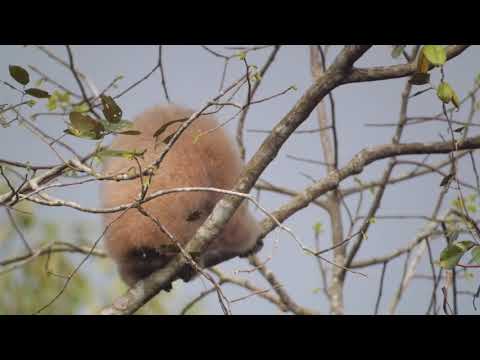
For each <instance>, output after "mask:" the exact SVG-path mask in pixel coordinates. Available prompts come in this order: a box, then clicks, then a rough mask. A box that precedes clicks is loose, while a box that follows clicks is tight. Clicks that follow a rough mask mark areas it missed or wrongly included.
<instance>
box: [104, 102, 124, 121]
mask: <svg viewBox="0 0 480 360" xmlns="http://www.w3.org/2000/svg"><path fill="white" fill-rule="evenodd" d="M100 99H101V101H102V105H103V115H105V118H106V119H107V120H108V122H110V123H118V122H119V121H120V120H122V109H120V106H118V105H117V103H116V102H115V100H113V98H112V97H111V96H107V95H101V96H100Z"/></svg>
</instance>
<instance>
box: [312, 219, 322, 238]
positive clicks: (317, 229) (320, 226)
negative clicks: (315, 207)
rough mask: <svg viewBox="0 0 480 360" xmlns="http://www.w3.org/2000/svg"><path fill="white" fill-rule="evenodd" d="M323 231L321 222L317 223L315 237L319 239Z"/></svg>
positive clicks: (314, 229)
mask: <svg viewBox="0 0 480 360" xmlns="http://www.w3.org/2000/svg"><path fill="white" fill-rule="evenodd" d="M322 231H323V225H322V223H321V222H320V221H318V222H316V223H315V224H314V225H313V232H314V233H315V237H318V235H320V233H321V232H322Z"/></svg>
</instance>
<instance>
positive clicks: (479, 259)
mask: <svg viewBox="0 0 480 360" xmlns="http://www.w3.org/2000/svg"><path fill="white" fill-rule="evenodd" d="M471 255H472V259H471V260H470V264H475V265H480V246H475V247H474V248H473V250H472V252H471Z"/></svg>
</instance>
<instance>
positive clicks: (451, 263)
mask: <svg viewBox="0 0 480 360" xmlns="http://www.w3.org/2000/svg"><path fill="white" fill-rule="evenodd" d="M473 246H475V243H474V242H471V241H458V242H455V243H453V244H450V245H449V246H447V247H446V248H445V249H443V251H442V252H441V254H440V266H441V267H443V268H444V269H453V268H454V267H455V266H456V265H457V264H458V262H459V261H460V259H461V258H462V256H463V255H464V254H465V253H466V252H467V251H468V250H470V249H471V248H472V247H473Z"/></svg>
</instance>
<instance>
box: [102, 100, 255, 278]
mask: <svg viewBox="0 0 480 360" xmlns="http://www.w3.org/2000/svg"><path fill="white" fill-rule="evenodd" d="M192 114H193V111H191V110H189V109H186V108H183V107H180V106H176V105H167V106H158V107H154V108H152V109H150V110H147V111H146V112H144V113H143V114H141V115H140V116H139V117H137V118H136V119H135V121H134V127H135V129H136V130H139V131H141V134H140V135H137V136H131V135H118V136H117V137H116V138H115V139H114V141H113V144H112V147H111V148H112V149H116V150H133V149H136V150H143V149H146V150H147V151H146V153H145V154H144V155H143V159H139V161H140V164H141V166H142V169H145V168H146V166H148V165H149V164H150V163H151V162H152V161H153V160H154V159H156V158H157V157H158V154H159V152H160V151H161V150H162V148H163V147H162V145H161V144H160V145H157V147H156V148H155V139H154V138H153V135H154V133H155V131H157V130H158V129H159V128H160V127H162V125H164V124H166V123H170V122H172V121H174V120H178V119H184V118H188V117H190V116H191V115H192ZM181 124H182V122H175V123H173V124H171V125H169V126H168V127H167V129H166V130H165V131H164V132H163V133H162V134H161V135H160V137H159V138H160V139H159V142H158V143H161V140H162V139H164V138H165V137H167V136H168V135H170V134H172V133H173V132H175V131H176V130H177V128H178V127H179V126H181ZM216 126H218V122H217V121H216V120H215V118H214V117H213V116H209V115H203V116H200V117H199V118H198V119H196V120H195V121H194V122H193V123H192V124H191V125H190V126H189V127H188V129H187V130H186V131H185V132H184V133H183V134H182V135H181V136H180V138H179V139H178V140H177V141H176V143H175V144H174V145H173V146H172V148H171V149H170V151H169V152H168V154H167V155H166V157H165V158H164V160H163V161H162V163H161V164H160V167H159V169H158V170H157V171H156V172H155V175H154V176H153V178H152V181H151V184H150V188H149V192H148V194H150V193H153V192H155V191H158V190H161V189H169V188H179V187H200V186H201V187H215V188H220V189H226V190H230V189H231V188H232V187H233V186H234V184H235V181H236V180H237V179H238V177H239V175H240V173H241V170H242V167H243V163H242V161H241V158H240V155H239V153H238V151H237V148H236V146H235V145H234V143H233V141H232V140H231V138H230V137H229V136H228V134H227V133H226V132H225V130H224V129H223V128H218V129H217V130H215V131H213V132H211V133H209V134H206V135H204V136H201V137H199V138H198V139H197V141H195V136H196V135H198V134H199V133H200V132H205V131H206V130H210V129H212V128H214V127H216ZM132 167H135V168H137V172H138V165H137V163H136V161H134V160H129V159H126V158H119V157H115V158H109V159H108V160H106V162H105V166H104V171H105V173H106V174H118V173H122V172H123V173H124V172H126V171H127V170H128V169H130V168H132ZM140 190H141V187H140V181H139V179H138V178H137V179H134V180H128V181H118V182H116V181H105V182H104V184H103V187H102V201H103V206H105V207H114V206H118V205H121V204H127V203H131V202H133V201H135V200H136V199H137V198H138V194H139V192H140ZM222 196H223V194H220V193H215V192H182V193H172V194H168V195H165V196H160V197H157V198H155V199H153V200H150V201H149V202H147V203H144V204H143V205H142V206H143V208H144V209H145V210H146V211H147V212H148V213H149V214H150V215H152V216H153V217H155V218H157V219H158V221H159V222H160V223H161V224H162V225H163V226H164V227H165V228H166V229H167V230H168V231H169V232H170V233H171V234H172V235H173V236H174V237H175V238H176V240H177V241H179V243H180V244H182V245H185V244H186V243H187V242H188V241H189V240H190V239H191V238H192V237H193V235H194V234H195V232H196V230H197V229H198V228H199V226H200V225H201V224H202V223H203V222H204V221H205V219H206V218H207V217H208V215H209V214H210V213H211V211H212V210H213V207H214V206H215V204H216V203H217V202H218V201H219V200H220V199H221V198H222ZM118 215H119V213H112V214H105V216H104V221H105V225H107V224H109V223H111V222H112V221H113V220H114V219H115V218H117V217H118ZM258 233H259V228H258V224H257V222H256V221H255V219H254V218H253V216H252V215H251V214H250V212H249V210H248V203H247V201H244V202H243V204H242V206H241V207H240V208H238V210H237V211H236V213H235V214H234V216H233V217H232V218H231V219H230V221H229V222H228V223H227V225H226V226H225V227H224V229H223V231H222V232H221V234H220V235H219V236H218V237H217V238H216V239H214V240H213V242H212V243H211V245H210V246H209V248H208V249H207V250H206V252H205V253H204V254H202V256H201V259H202V260H201V262H202V264H201V265H202V266H205V267H208V266H213V265H216V264H217V263H219V262H221V261H223V260H225V259H230V258H233V257H235V256H245V255H248V254H249V253H251V252H252V251H254V250H258V248H259V246H261V244H259V245H257V244H256V240H257V236H258ZM105 247H106V250H107V253H108V254H109V256H110V257H111V258H112V259H113V260H114V261H115V262H116V264H117V266H118V270H119V273H120V276H121V278H122V279H123V280H124V281H125V283H126V284H127V285H129V286H131V285H133V284H134V283H135V282H137V281H138V280H140V279H143V278H145V277H147V276H148V275H150V274H151V273H152V272H154V271H155V270H158V269H160V268H162V267H164V266H165V265H166V264H167V263H168V261H169V260H170V259H171V258H172V257H173V256H175V255H176V251H174V252H172V241H171V239H169V238H168V237H167V235H166V234H165V233H163V232H162V231H161V230H160V229H159V228H158V226H157V225H156V224H155V223H154V222H153V221H152V220H151V219H149V218H148V217H145V216H143V215H142V214H141V213H140V212H139V211H138V210H137V209H129V210H128V211H127V212H126V213H125V214H124V215H123V216H122V217H121V218H120V219H119V220H118V221H114V222H113V223H112V225H111V226H110V228H109V229H108V231H107V233H106V235H105ZM173 249H175V247H173ZM193 275H194V272H193V271H192V270H191V269H190V271H189V272H188V273H186V274H183V275H180V277H182V278H183V279H184V280H186V281H188V280H189V279H190V278H191V276H193Z"/></svg>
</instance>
